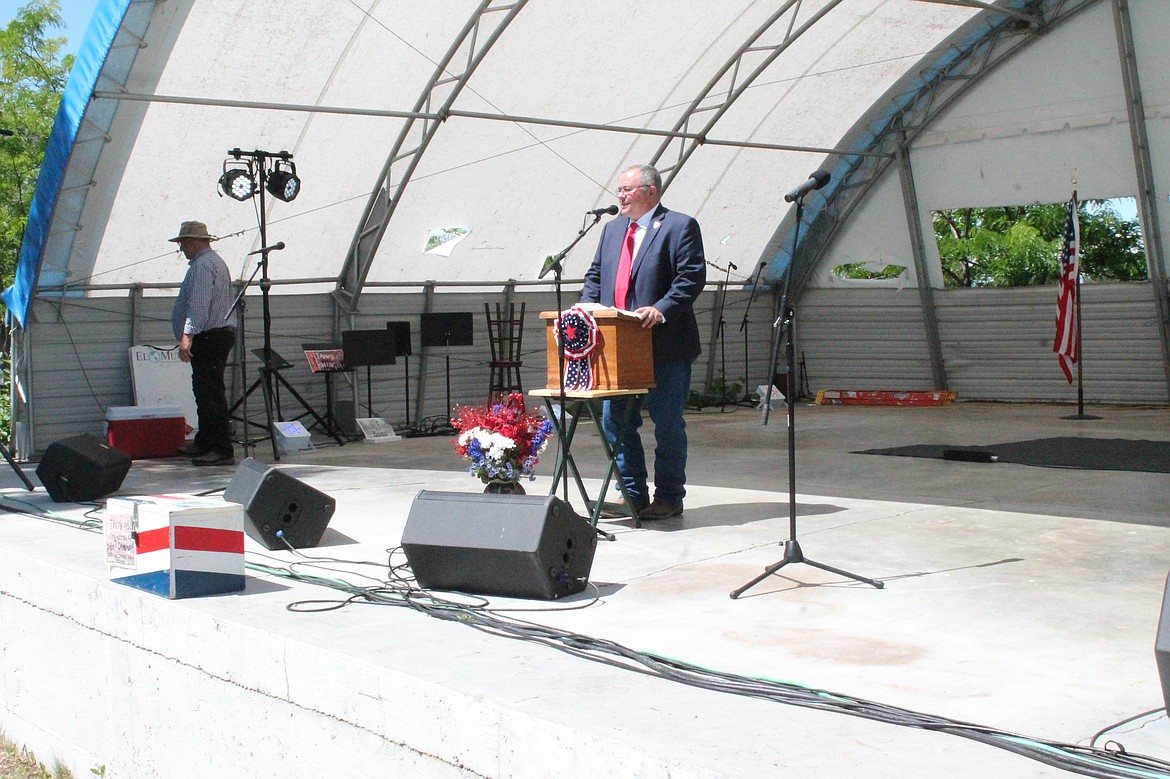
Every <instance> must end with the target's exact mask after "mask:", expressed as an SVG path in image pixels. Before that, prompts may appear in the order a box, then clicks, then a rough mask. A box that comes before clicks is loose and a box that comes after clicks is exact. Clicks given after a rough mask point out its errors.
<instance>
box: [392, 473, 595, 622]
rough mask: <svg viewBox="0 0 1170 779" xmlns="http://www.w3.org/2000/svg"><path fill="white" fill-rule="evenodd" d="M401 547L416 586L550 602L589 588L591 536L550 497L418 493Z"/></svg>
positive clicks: (582, 523) (592, 533)
mask: <svg viewBox="0 0 1170 779" xmlns="http://www.w3.org/2000/svg"><path fill="white" fill-rule="evenodd" d="M402 549H403V551H404V552H405V553H406V559H407V562H409V563H410V568H411V570H412V571H413V572H414V576H415V579H417V580H418V583H419V585H420V586H422V587H425V588H428V589H436V590H453V591H458V592H468V593H476V594H480V595H501V596H505V597H510V598H542V599H545V600H554V599H556V598H561V597H563V596H565V595H571V594H573V593H576V592H580V591H581V590H583V589H585V585H587V584H588V583H589V570H590V569H591V568H592V567H593V554H594V552H595V551H596V550H597V533H596V531H595V530H594V529H593V526H592V525H590V524H589V522H588V521H586V520H585V519H582V518H581V517H579V516H578V515H577V514H576V513H575V512H574V511H573V509H572V507H571V506H569V504H568V503H565V502H564V501H563V500H561V499H560V498H558V497H556V496H555V495H496V494H478V493H467V492H435V491H430V490H423V491H422V492H420V493H419V494H418V496H417V497H416V498H415V499H414V503H413V504H412V505H411V507H410V514H409V515H408V516H407V519H406V528H405V529H404V530H403V532H402Z"/></svg>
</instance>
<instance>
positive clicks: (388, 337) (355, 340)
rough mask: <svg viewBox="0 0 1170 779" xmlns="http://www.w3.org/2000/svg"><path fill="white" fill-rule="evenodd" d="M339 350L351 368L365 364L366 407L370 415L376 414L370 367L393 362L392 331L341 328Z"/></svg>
mask: <svg viewBox="0 0 1170 779" xmlns="http://www.w3.org/2000/svg"><path fill="white" fill-rule="evenodd" d="M341 351H342V352H343V354H344V359H345V364H346V365H348V366H350V367H351V368H360V367H361V366H363V365H364V366H366V409H367V410H368V411H369V412H370V416H376V414H374V394H373V385H372V383H371V379H370V368H371V367H373V366H375V365H393V364H394V362H395V360H394V331H393V330H343V331H342V333H341Z"/></svg>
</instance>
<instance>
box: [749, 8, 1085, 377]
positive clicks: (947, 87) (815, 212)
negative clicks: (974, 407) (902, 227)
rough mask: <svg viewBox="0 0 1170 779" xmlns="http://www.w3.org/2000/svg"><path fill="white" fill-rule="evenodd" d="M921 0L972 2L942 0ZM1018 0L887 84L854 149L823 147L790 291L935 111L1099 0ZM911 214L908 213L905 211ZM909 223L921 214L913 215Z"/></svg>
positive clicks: (787, 257)
mask: <svg viewBox="0 0 1170 779" xmlns="http://www.w3.org/2000/svg"><path fill="white" fill-rule="evenodd" d="M921 1H922V2H942V3H944V4H953V5H960V4H962V5H974V4H973V3H971V2H963V3H958V2H955V3H949V2H948V0H921ZM1020 2H1026V3H1027V4H1028V7H1029V8H1032V9H1035V14H1033V15H1023V16H1022V15H1021V13H1020V12H1019V9H1016V8H1011V7H1004V8H999V7H996V8H990V9H988V10H987V12H986V13H982V14H980V15H978V16H976V17H974V18H973V19H972V20H971V21H969V22H968V23H967V24H966V25H964V26H963V27H962V28H960V29H959V30H958V31H957V32H956V33H955V34H954V35H953V36H952V37H951V41H952V43H951V45H950V46H949V47H948V48H947V49H946V50H945V51H943V52H942V53H940V54H939V55H937V56H936V57H935V58H934V60H933V62H929V63H926V64H925V65H924V66H923V67H921V68H916V69H914V70H913V71H912V73H911V74H910V75H907V76H905V77H904V78H903V79H902V80H901V81H899V82H898V83H897V84H895V85H894V87H893V88H892V89H890V91H889V92H888V93H887V97H886V98H885V99H882V100H879V101H877V102H875V104H874V105H875V108H874V109H872V110H871V111H870V112H869V113H868V114H867V115H866V116H864V117H862V119H861V120H860V121H859V122H858V123H857V124H856V125H855V126H854V129H853V130H852V131H850V132H849V133H848V134H847V135H846V136H845V138H844V139H843V141H842V143H841V144H840V146H842V147H845V148H850V149H853V151H851V152H849V153H847V154H843V155H829V157H828V160H829V164H827V166H826V167H829V168H830V169H831V172H832V176H833V177H832V180H831V182H830V183H829V184H828V185H827V186H826V187H825V188H824V189H823V190H822V194H823V199H822V198H816V199H814V202H813V203H810V204H809V207H808V208H806V212H805V213H806V215H807V219H806V224H807V228H806V229H804V230H802V231H801V234H802V237H801V242H800V247H799V248H800V252H799V253H800V263H799V265H797V266H794V267H793V269H792V271H793V280H792V284H793V293H792V294H793V298H794V299H798V298H799V296H800V294H801V293H802V292H803V290H804V287H805V286H806V284H807V282H808V278H809V276H810V275H811V273H812V271H813V269H814V268H816V267H817V265H818V264H819V263H820V262H821V260H822V259H823V257H824V255H825V252H826V251H827V250H828V248H829V246H830V245H831V244H832V242H833V239H834V238H835V237H836V235H837V232H838V231H839V230H840V229H841V227H842V226H843V225H844V224H845V223H846V222H847V220H848V217H849V216H850V214H851V213H852V212H853V210H854V209H856V208H857V207H858V206H859V205H860V204H861V203H862V202H863V201H864V200H865V198H866V196H867V195H868V194H869V192H870V190H871V189H872V188H873V187H874V186H875V185H876V184H877V182H878V181H879V180H880V179H881V177H882V175H883V174H884V173H885V172H886V170H887V169H888V168H889V166H890V165H893V164H896V163H899V161H901V162H900V163H899V164H903V165H905V166H909V150H910V147H911V145H912V143H913V141H914V140H915V139H916V138H917V137H918V136H919V135H920V134H921V133H922V131H923V130H924V129H925V128H926V127H927V126H929V124H930V122H931V121H933V119H934V118H935V117H937V116H938V115H939V114H940V113H941V112H942V111H944V110H945V109H947V108H948V107H950V106H951V105H952V104H953V103H954V102H955V101H956V100H958V99H959V98H960V97H961V96H962V95H963V94H965V93H966V92H967V91H968V90H969V89H971V88H972V87H973V86H974V85H975V84H976V83H978V81H979V80H980V78H982V77H983V76H984V75H986V74H987V73H989V72H991V71H992V70H993V69H995V68H996V67H998V66H999V65H1001V64H1003V63H1004V62H1006V61H1007V60H1008V59H1010V58H1011V56H1012V55H1014V54H1015V53H1016V52H1017V51H1018V50H1019V49H1021V48H1023V47H1024V46H1027V45H1028V44H1029V43H1031V42H1032V41H1034V40H1036V38H1037V37H1038V36H1040V35H1042V34H1044V33H1045V32H1046V31H1048V30H1050V29H1051V28H1053V27H1054V26H1056V25H1058V24H1060V23H1063V22H1065V21H1068V20H1069V19H1071V18H1072V17H1073V16H1075V15H1076V14H1077V13H1080V12H1081V11H1084V10H1085V9H1087V8H1089V7H1091V6H1093V5H1094V4H1096V3H1098V2H1100V0H1041V4H1040V5H1035V4H1034V3H1032V2H1031V0H1019V2H1017V5H1018V4H1019V3H1020ZM980 7H982V5H980ZM876 152H882V153H880V154H879V153H876ZM911 217H912V215H911V214H908V215H907V218H908V219H910V218H911ZM913 224H916V225H920V224H921V222H920V220H914V221H913ZM793 229H794V225H793V224H792V217H791V216H789V217H787V218H785V220H784V221H783V222H781V224H780V226H779V227H778V229H777V230H776V233H775V234H774V235H773V238H772V240H771V241H769V242H768V245H767V247H766V248H765V250H764V252H763V253H762V255H761V260H765V261H769V263H770V264H769V268H770V271H771V273H772V274H775V273H778V272H780V271H782V270H783V269H785V268H787V267H788V264H789V263H790V262H791V261H792V257H791V251H790V250H789V249H788V248H787V242H789V241H790V236H791V231H792V230H793ZM911 237H912V238H913V236H911ZM918 284H919V286H922V285H923V284H929V280H928V279H925V278H921V277H920V278H919V279H918ZM924 321H925V322H926V323H927V327H928V328H929V327H931V324H930V323H932V322H933V321H934V320H933V317H931V316H930V312H929V311H924ZM927 338H928V341H929V340H933V341H935V342H937V339H938V332H937V327H934V331H933V332H928V334H927ZM932 358H933V360H935V361H937V360H940V359H941V356H937V355H932ZM931 368H932V373H933V374H934V375H936V376H945V372H944V371H943V366H942V365H941V364H938V365H932V366H931Z"/></svg>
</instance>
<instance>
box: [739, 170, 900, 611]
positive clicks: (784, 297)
mask: <svg viewBox="0 0 1170 779" xmlns="http://www.w3.org/2000/svg"><path fill="white" fill-rule="evenodd" d="M804 194H805V193H803V192H802V193H799V194H798V195H797V196H796V197H795V198H794V200H795V202H796V225H795V227H794V228H793V230H792V252H791V254H790V255H789V259H788V268H787V269H786V270H785V271H784V287H783V293H782V294H781V297H780V308H779V316H777V317H776V321H775V322H774V323H773V325H772V328H773V330H774V333H773V336H772V361H771V363H770V364H769V366H768V393H767V397H766V398H762V399H761V400H762V401H763V402H764V404H765V405H764V424H765V425H766V424H768V411H769V410H770V407H771V404H772V384H773V381H772V377H773V376H775V375H776V363H777V361H778V360H779V355H780V340H781V337H782V336H783V339H784V355H785V358H786V360H787V364H788V377H787V381H786V390H785V400H787V407H788V540H786V541H785V542H784V557H782V558H781V559H780V560H779V561H778V562H775V563H773V564H771V565H769V566H768V567H767V568H765V569H764V572H763V573H762V574H760V575H759V576H757V577H756V578H754V579H752V580H751V581H750V582H748V583H747V584H745V585H743V586H742V587H740V588H739V589H737V590H732V591H731V597H732V599H735V598H738V597H739V596H740V595H742V594H743V593H744V592H745V591H747V590H749V589H750V588H752V587H754V586H755V585H757V584H759V583H760V582H762V581H763V580H764V579H766V578H768V577H769V576H771V575H772V574H774V573H776V571H778V570H780V569H781V568H783V567H784V566H786V565H788V564H789V563H805V564H806V565H811V566H812V567H814V568H820V569H821V570H822V571H829V572H830V573H835V574H838V575H839V576H844V577H846V578H849V579H854V580H856V581H859V582H864V583H865V584H869V585H872V586H874V587H876V588H878V589H879V590H880V589H882V588H883V587H884V586H885V584H884V583H883V582H880V581H877V580H876V579H867V578H865V577H864V576H859V575H857V574H855V573H850V572H849V571H844V570H842V569H840V568H834V567H833V566H831V565H825V564H824V563H818V562H816V561H814V560H809V559H808V558H807V557H805V556H804V552H802V551H801V549H800V542H799V541H797V540H796V399H795V396H796V387H795V381H794V380H793V376H794V375H795V374H796V349H795V346H794V344H793V333H792V329H793V323H794V321H795V318H796V314H795V312H794V311H793V309H792V304H791V302H790V301H789V298H788V295H789V289H790V286H791V283H792V268H793V266H795V265H796V250H797V247H798V246H799V241H800V220H801V218H802V217H803V215H804ZM761 267H762V266H761Z"/></svg>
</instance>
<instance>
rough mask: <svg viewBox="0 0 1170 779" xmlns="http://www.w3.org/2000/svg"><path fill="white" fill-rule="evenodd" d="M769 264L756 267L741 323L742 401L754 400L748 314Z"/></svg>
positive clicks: (770, 380)
mask: <svg viewBox="0 0 1170 779" xmlns="http://www.w3.org/2000/svg"><path fill="white" fill-rule="evenodd" d="M767 264H768V263H767V262H761V263H760V264H759V265H758V266H757V267H756V277H755V278H754V279H752V294H751V295H750V296H749V297H748V302H747V306H746V307H745V308H744V310H743V321H741V322H740V323H739V331H740V332H741V333H743V397H742V398H740V401H739V402H740V403H751V402H752V393H751V389H750V387H748V384H749V381H748V376H750V375H751V373H750V371H749V369H748V332H747V326H748V314H750V313H751V311H752V303H753V302H755V299H756V293H757V292H759V290H760V276H761V275H762V274H763V273H764V266H765V265H767ZM772 381H773V378H772V377H771V376H769V377H768V383H769V384H771V383H772Z"/></svg>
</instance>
